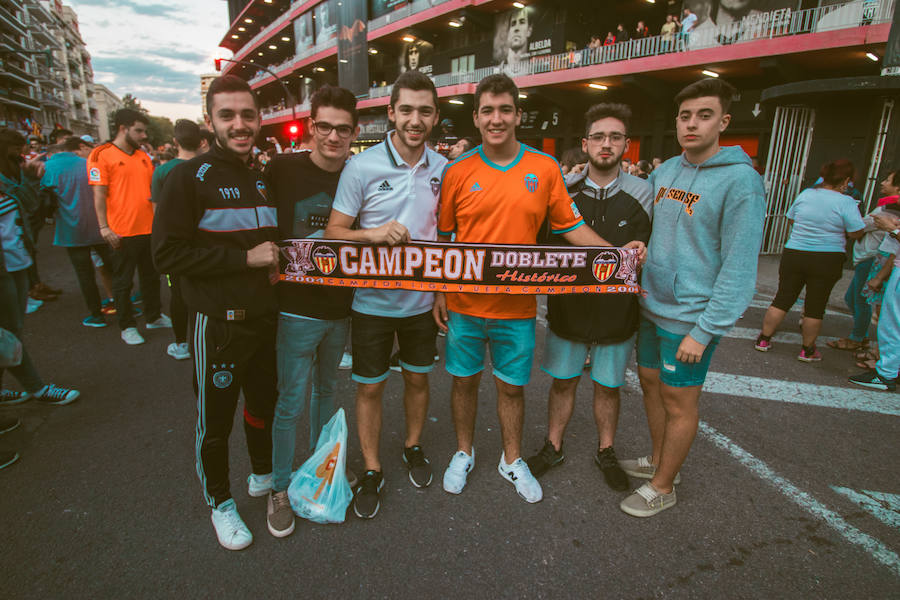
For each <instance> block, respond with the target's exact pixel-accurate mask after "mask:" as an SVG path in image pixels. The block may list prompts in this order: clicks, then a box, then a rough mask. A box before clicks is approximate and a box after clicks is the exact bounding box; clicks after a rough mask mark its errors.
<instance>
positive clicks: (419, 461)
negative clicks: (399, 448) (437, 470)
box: [403, 444, 432, 488]
mask: <svg viewBox="0 0 900 600" xmlns="http://www.w3.org/2000/svg"><path fill="white" fill-rule="evenodd" d="M403 462H404V464H406V468H407V469H409V480H410V481H411V482H412V484H413V485H414V486H416V487H417V488H423V487H428V486H429V485H431V478H432V472H431V462H430V461H429V460H428V459H427V458H426V457H425V452H423V451H422V446H419V445H418V444H417V445H415V446H413V447H412V448H404V449H403Z"/></svg>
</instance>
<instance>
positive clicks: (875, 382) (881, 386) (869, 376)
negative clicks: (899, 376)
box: [847, 370, 897, 392]
mask: <svg viewBox="0 0 900 600" xmlns="http://www.w3.org/2000/svg"><path fill="white" fill-rule="evenodd" d="M847 380H848V381H849V382H850V383H855V384H856V385H861V386H863V387H867V388H870V389H873V390H881V391H883V392H894V391H896V390H897V380H896V379H885V378H884V377H882V376H881V375H879V374H878V372H877V371H874V370H873V371H866V372H865V373H860V374H859V375H853V376H852V377H849V378H848V379H847Z"/></svg>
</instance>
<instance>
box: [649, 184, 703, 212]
mask: <svg viewBox="0 0 900 600" xmlns="http://www.w3.org/2000/svg"><path fill="white" fill-rule="evenodd" d="M663 198H667V199H669V200H675V201H676V202H681V203H682V204H684V212H686V213H687V214H688V215H691V216H693V214H694V205H695V204H697V203H698V202H700V194H693V193H689V192H686V191H684V190H679V189H677V188H663V187H661V188H659V191H658V192H657V193H656V200H654V201H653V203H654V204H659V203H660V201H662V199H663Z"/></svg>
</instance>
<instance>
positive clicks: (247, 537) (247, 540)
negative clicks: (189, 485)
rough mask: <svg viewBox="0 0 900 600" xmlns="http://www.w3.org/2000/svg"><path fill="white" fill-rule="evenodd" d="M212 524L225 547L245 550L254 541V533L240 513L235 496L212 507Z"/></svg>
mask: <svg viewBox="0 0 900 600" xmlns="http://www.w3.org/2000/svg"><path fill="white" fill-rule="evenodd" d="M212 524H213V527H214V528H215V530H216V537H217V538H219V543H220V544H221V545H222V547H223V548H227V549H228V550H243V549H244V548H246V547H247V546H249V545H250V544H252V543H253V534H252V533H250V530H249V529H247V525H246V524H244V520H243V519H242V518H241V515H240V514H239V513H238V510H237V505H236V504H235V503H234V498H229V499H228V500H226V501H225V502H223V503H222V504H220V505H219V506H217V507H216V508H214V509H212Z"/></svg>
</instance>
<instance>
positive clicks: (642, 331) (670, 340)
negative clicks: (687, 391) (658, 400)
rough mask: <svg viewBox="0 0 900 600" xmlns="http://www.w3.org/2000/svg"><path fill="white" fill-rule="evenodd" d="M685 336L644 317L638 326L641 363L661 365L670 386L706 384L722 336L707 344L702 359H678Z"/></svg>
mask: <svg viewBox="0 0 900 600" xmlns="http://www.w3.org/2000/svg"><path fill="white" fill-rule="evenodd" d="M683 339H684V336H683V335H681V334H678V333H672V332H671V331H666V330H665V329H663V328H662V327H659V326H658V325H656V324H655V323H653V322H652V321H649V320H647V319H644V318H642V319H641V325H640V327H639V328H638V338H637V364H638V365H640V366H642V367H644V368H645V369H659V380H660V381H661V382H663V383H664V384H666V385H668V386H670V387H691V386H695V385H703V382H704V381H706V373H707V371H709V362H710V361H711V360H712V355H713V352H715V350H716V346H717V345H718V343H719V337H718V336H716V337H714V338H713V339H712V340H711V341H710V342H709V344H707V345H706V350H704V351H703V356H702V357H700V362H698V363H693V364H691V363H686V362H681V361H680V360H675V355H676V354H677V353H678V346H680V345H681V340H683Z"/></svg>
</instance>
